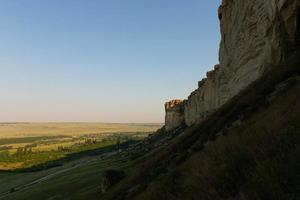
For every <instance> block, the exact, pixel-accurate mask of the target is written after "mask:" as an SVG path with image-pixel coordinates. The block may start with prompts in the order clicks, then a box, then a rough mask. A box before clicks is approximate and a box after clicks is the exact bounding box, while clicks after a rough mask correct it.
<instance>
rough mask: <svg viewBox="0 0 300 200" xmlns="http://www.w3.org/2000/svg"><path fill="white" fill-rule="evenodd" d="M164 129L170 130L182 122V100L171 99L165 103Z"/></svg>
mask: <svg viewBox="0 0 300 200" xmlns="http://www.w3.org/2000/svg"><path fill="white" fill-rule="evenodd" d="M165 110H166V118H165V122H166V123H165V124H166V125H165V129H166V131H170V130H172V129H174V128H176V127H178V126H180V125H181V124H183V123H184V121H185V119H184V101H181V100H172V101H170V102H167V103H165Z"/></svg>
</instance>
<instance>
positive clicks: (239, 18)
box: [165, 0, 300, 130]
mask: <svg viewBox="0 0 300 200" xmlns="http://www.w3.org/2000/svg"><path fill="white" fill-rule="evenodd" d="M218 14H219V19H220V22H221V44H220V50H219V61H220V64H219V65H216V66H215V68H214V70H213V71H210V72H208V73H207V77H206V78H204V79H203V80H202V81H200V82H199V84H198V88H197V89H196V90H195V91H194V92H192V93H191V95H190V96H189V97H188V99H187V100H185V101H182V103H183V104H184V106H183V109H182V106H180V107H181V108H180V109H178V110H180V112H170V111H169V110H167V109H166V121H165V125H166V127H168V128H167V129H168V130H170V129H174V128H175V127H176V126H178V125H179V124H180V123H179V122H181V121H182V118H183V119H184V123H185V124H186V125H188V126H190V125H192V124H193V123H195V122H196V121H199V120H201V119H204V118H206V117H207V116H208V115H210V114H211V113H213V112H214V111H215V110H216V109H217V108H219V107H220V106H222V105H223V104H224V103H226V102H227V101H228V100H229V99H230V98H232V97H233V96H235V95H236V94H238V93H239V92H240V91H241V90H242V89H244V88H245V87H246V86H248V85H249V84H250V83H252V82H253V81H255V80H257V79H258V78H259V77H260V76H261V75H263V74H264V73H265V72H266V71H268V70H269V69H270V68H273V67H276V66H280V65H282V64H284V63H285V61H286V60H287V58H288V57H289V56H291V55H293V53H294V51H295V49H296V48H297V46H298V47H299V45H300V1H299V0H223V1H222V5H221V6H220V8H219V13H218ZM299 59H300V58H299ZM174 113H176V114H174ZM177 122H178V123H177Z"/></svg>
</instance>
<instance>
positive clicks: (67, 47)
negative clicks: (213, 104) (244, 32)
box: [0, 0, 221, 122]
mask: <svg viewBox="0 0 300 200" xmlns="http://www.w3.org/2000/svg"><path fill="white" fill-rule="evenodd" d="M220 2H221V0H189V1H186V0H2V1H1V6H0V30H1V31H0V44H1V45H0V92H1V98H0V111H1V112H0V121H5V122H7V121H38V122H41V121H51V122H54V121H58V122H63V121H82V122H85V121H94V122H163V118H164V106H163V104H164V102H165V101H167V100H170V99H173V98H180V99H182V98H186V97H187V96H188V95H189V93H190V92H192V90H194V89H196V87H197V81H198V80H201V78H202V77H204V76H205V73H206V71H208V70H210V69H211V68H212V67H213V65H214V64H216V63H218V47H219V41H220V32H219V21H218V17H217V8H218V6H219V4H220Z"/></svg>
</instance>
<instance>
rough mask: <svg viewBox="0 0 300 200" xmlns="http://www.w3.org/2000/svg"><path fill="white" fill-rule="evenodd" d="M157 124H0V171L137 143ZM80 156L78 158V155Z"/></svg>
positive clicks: (45, 165) (48, 163) (69, 158)
mask: <svg viewBox="0 0 300 200" xmlns="http://www.w3.org/2000/svg"><path fill="white" fill-rule="evenodd" d="M160 126H161V125H160V124H101V123H1V124H0V170H4V171H7V170H22V169H23V170H24V169H30V168H33V169H36V166H38V169H40V168H41V165H44V166H43V167H42V168H48V167H51V166H57V165H59V164H61V162H57V160H59V161H61V160H62V161H63V162H64V161H66V160H73V159H76V158H78V157H82V156H83V155H84V154H83V153H81V152H86V151H91V150H95V149H101V148H102V149H104V148H107V147H112V146H114V145H116V144H117V143H122V142H123V143H124V142H127V141H137V140H140V139H142V138H144V137H146V136H147V135H148V134H149V133H152V132H154V131H155V130H157V129H158V128H160ZM79 155H80V156H79Z"/></svg>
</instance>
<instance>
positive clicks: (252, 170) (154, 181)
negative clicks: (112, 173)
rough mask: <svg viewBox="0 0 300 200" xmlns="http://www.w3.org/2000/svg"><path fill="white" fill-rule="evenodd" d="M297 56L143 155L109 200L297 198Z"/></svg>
mask: <svg viewBox="0 0 300 200" xmlns="http://www.w3.org/2000/svg"><path fill="white" fill-rule="evenodd" d="M298 58H299V57H298ZM298 58H297V57H295V60H294V61H295V63H294V64H295V65H294V64H291V65H289V66H288V67H287V66H280V67H275V68H273V70H272V71H270V72H268V73H266V74H265V75H264V76H263V77H262V78H261V79H259V80H257V81H256V82H255V83H253V84H251V85H250V86H249V87H248V88H246V89H245V90H244V91H242V92H241V93H240V94H239V95H238V96H236V97H234V98H233V99H232V100H231V101H229V102H228V103H227V104H225V105H224V106H222V107H221V108H220V109H219V110H218V111H217V112H216V113H214V114H213V115H212V116H210V117H209V118H207V119H206V120H205V121H203V122H199V123H198V124H195V125H194V126H192V127H189V128H187V129H186V130H185V131H184V134H182V135H179V136H178V137H177V138H175V140H174V141H172V142H171V143H170V144H169V145H168V146H167V147H165V148H160V149H157V150H156V151H154V152H151V153H150V154H147V155H144V156H143V157H142V158H140V159H139V162H137V163H136V165H135V166H133V168H134V170H133V171H132V172H131V173H130V175H128V177H127V178H126V179H125V180H123V181H122V182H120V183H119V184H118V185H117V186H115V187H114V188H112V190H111V191H109V192H108V193H107V194H105V196H104V197H103V199H114V200H116V199H145V200H147V199H204V200H205V199H232V200H233V199H298V197H299V196H300V192H299V185H300V182H299V180H300V179H299V178H300V177H299V175H300V171H299V169H300V166H299V163H300V162H299V153H300V151H299V148H300V138H299V134H298V133H299V132H300V127H299V124H300V101H299V99H300V96H299V94H300V83H299V80H297V79H296V78H292V77H295V76H296V75H298V77H299V68H298V66H299V59H298ZM282 84H283V85H285V86H284V87H285V88H284V90H279V92H278V91H277V87H278V86H279V85H282ZM274 93H275V94H276V95H275V96H274V95H273V94H274ZM270 96H273V98H272V99H271V98H270ZM223 133H224V135H226V136H221V137H218V135H222V134H223Z"/></svg>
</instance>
